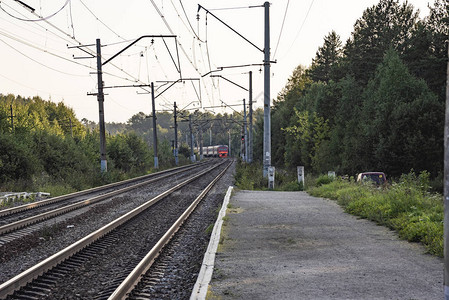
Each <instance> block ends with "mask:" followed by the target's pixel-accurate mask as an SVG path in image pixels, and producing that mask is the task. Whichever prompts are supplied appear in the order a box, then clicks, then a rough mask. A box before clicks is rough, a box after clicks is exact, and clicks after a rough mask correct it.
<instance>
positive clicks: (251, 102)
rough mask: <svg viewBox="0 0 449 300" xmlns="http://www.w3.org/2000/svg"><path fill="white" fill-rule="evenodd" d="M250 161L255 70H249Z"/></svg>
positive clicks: (251, 153)
mask: <svg viewBox="0 0 449 300" xmlns="http://www.w3.org/2000/svg"><path fill="white" fill-rule="evenodd" d="M248 162H249V163H251V162H253V71H249V132H248Z"/></svg>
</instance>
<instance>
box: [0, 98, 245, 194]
mask: <svg viewBox="0 0 449 300" xmlns="http://www.w3.org/2000/svg"><path fill="white" fill-rule="evenodd" d="M190 114H191V115H192V117H193V118H192V119H193V129H194V139H195V144H194V146H198V141H199V140H200V138H201V137H200V133H201V132H202V139H203V141H204V142H203V145H205V146H207V145H209V144H212V145H217V144H228V141H229V137H232V140H231V146H232V147H235V150H234V152H235V153H236V154H235V155H238V154H237V153H238V151H240V145H239V143H240V136H241V133H240V131H241V125H240V124H242V121H243V117H242V116H241V115H240V114H238V113H235V115H227V114H224V115H220V114H218V115H213V114H211V113H200V112H194V113H189V112H188V111H183V112H180V115H178V126H179V128H178V148H179V163H180V164H186V163H188V162H189V159H190V148H189V147H190V131H189V124H188V122H185V121H186V120H188V117H189V115H190ZM173 125H174V118H173V114H172V113H169V112H162V113H157V134H158V161H159V166H160V167H161V168H168V167H172V166H175V159H174V155H173V146H174V145H173V141H174V129H173ZM98 127H99V126H98V124H96V123H95V122H93V121H89V120H87V119H82V120H81V121H80V120H78V119H77V118H76V116H75V113H74V111H73V109H71V108H69V107H67V106H66V105H65V104H64V103H63V102H59V103H54V102H52V101H47V100H43V99H41V98H40V97H37V96H36V97H33V98H23V97H21V96H14V95H11V94H9V95H3V94H0V191H11V190H13V191H16V190H18V191H20V190H37V189H47V190H48V189H50V190H52V189H53V190H54V189H59V191H58V193H65V192H70V191H75V190H80V189H85V188H88V187H91V186H96V185H100V184H104V183H107V182H111V181H116V180H121V179H126V178H129V177H132V176H136V175H141V174H145V173H147V172H151V171H152V168H153V166H154V160H153V157H154V152H153V130H152V119H151V118H149V117H148V116H147V115H145V114H144V113H143V112H139V113H137V114H135V115H133V116H132V117H131V118H130V119H129V120H128V121H127V122H126V123H106V132H107V135H106V151H107V161H108V172H107V174H101V173H100V155H99V148H100V139H99V129H98ZM200 128H201V129H202V130H200Z"/></svg>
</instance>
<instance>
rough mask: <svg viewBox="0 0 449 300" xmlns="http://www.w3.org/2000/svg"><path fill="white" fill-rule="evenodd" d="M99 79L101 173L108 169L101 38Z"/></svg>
mask: <svg viewBox="0 0 449 300" xmlns="http://www.w3.org/2000/svg"><path fill="white" fill-rule="evenodd" d="M97 79H98V93H97V100H98V111H99V115H100V119H99V125H100V161H101V162H100V167H101V173H105V172H107V171H108V162H107V160H106V133H105V125H104V93H103V71H102V64H101V43H100V39H97Z"/></svg>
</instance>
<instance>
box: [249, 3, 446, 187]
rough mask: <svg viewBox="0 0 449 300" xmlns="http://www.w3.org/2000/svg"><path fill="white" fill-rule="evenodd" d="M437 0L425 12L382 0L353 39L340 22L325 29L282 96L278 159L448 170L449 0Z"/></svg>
mask: <svg viewBox="0 0 449 300" xmlns="http://www.w3.org/2000/svg"><path fill="white" fill-rule="evenodd" d="M429 8H430V13H429V15H428V16H426V17H424V18H423V19H420V17H419V14H418V12H417V11H416V10H414V8H413V6H412V5H410V4H408V3H407V2H404V3H400V2H399V1H395V0H380V1H379V3H378V4H377V5H375V6H373V7H370V8H367V9H366V10H365V11H364V13H363V15H362V16H361V17H360V18H359V19H358V20H357V21H356V22H355V24H354V28H353V31H352V34H351V36H350V38H349V39H348V40H347V41H346V42H345V43H343V42H342V41H341V39H340V37H339V35H338V34H337V33H336V32H334V31H332V32H330V33H329V34H328V35H327V36H325V37H324V42H323V44H322V46H321V47H319V48H318V50H317V52H316V55H315V57H314V58H313V61H312V64H311V66H310V67H308V68H305V67H303V66H298V67H297V68H296V69H295V71H294V72H293V74H292V75H291V77H290V78H289V80H288V82H287V84H286V86H285V88H284V90H283V91H282V92H281V93H280V94H279V95H278V97H277V99H276V100H275V101H274V105H273V109H272V115H271V118H272V119H271V120H272V129H271V130H272V145H273V146H272V148H273V150H272V152H273V153H272V164H273V165H275V166H285V167H287V168H288V167H291V168H295V166H299V165H303V166H305V168H306V169H307V170H309V172H312V173H315V174H320V173H327V171H330V170H332V171H336V172H337V174H341V175H344V174H347V175H349V176H354V175H355V174H356V173H359V172H364V171H384V172H385V173H387V176H388V175H389V176H391V177H396V178H398V177H399V176H400V175H401V174H403V173H408V172H410V170H412V169H413V170H414V171H415V172H417V173H419V172H421V171H424V170H426V171H428V172H430V174H431V176H432V177H433V178H435V177H439V178H440V179H442V172H443V151H444V149H443V148H444V143H443V131H444V115H445V113H444V112H445V98H446V96H445V86H446V78H447V77H446V68H447V60H448V34H449V2H448V1H445V0H437V1H435V2H434V4H433V5H431V6H429ZM261 122H262V120H258V123H257V126H256V128H259V129H261V128H262V126H263V124H262V123H261ZM257 143H258V144H257V145H256V146H255V147H254V149H257V150H259V153H257V154H256V153H255V154H254V156H255V157H262V153H261V152H260V149H262V148H261V147H262V141H261V139H260V138H259V139H258V140H257Z"/></svg>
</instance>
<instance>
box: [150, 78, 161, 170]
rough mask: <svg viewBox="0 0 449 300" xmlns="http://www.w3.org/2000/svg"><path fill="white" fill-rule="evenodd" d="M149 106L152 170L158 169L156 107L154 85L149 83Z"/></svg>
mask: <svg viewBox="0 0 449 300" xmlns="http://www.w3.org/2000/svg"><path fill="white" fill-rule="evenodd" d="M151 104H152V106H153V151H154V168H155V169H158V168H159V161H158V158H157V127H156V105H155V103H154V83H153V82H152V83H151Z"/></svg>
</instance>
